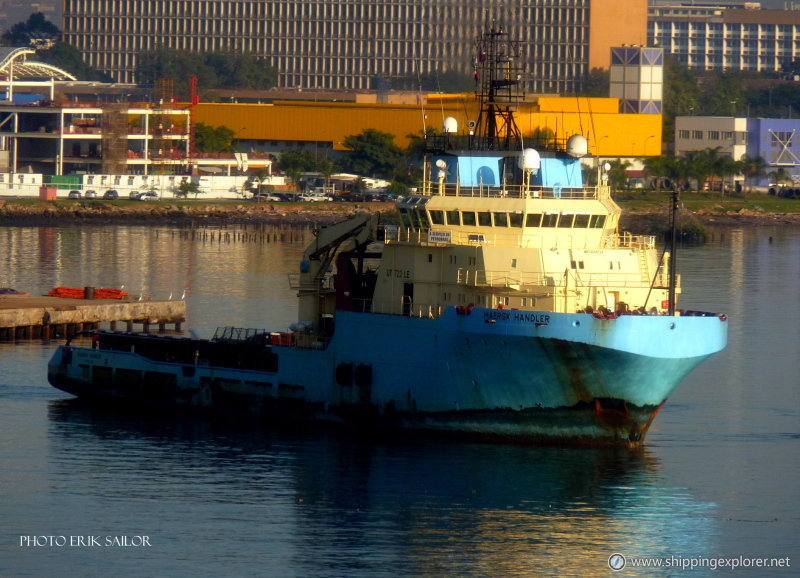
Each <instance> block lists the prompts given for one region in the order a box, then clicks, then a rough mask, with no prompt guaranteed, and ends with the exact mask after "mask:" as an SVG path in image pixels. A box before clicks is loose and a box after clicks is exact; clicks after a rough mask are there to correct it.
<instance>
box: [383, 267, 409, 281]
mask: <svg viewBox="0 0 800 578" xmlns="http://www.w3.org/2000/svg"><path fill="white" fill-rule="evenodd" d="M386 276H387V277H394V278H395V279H411V270H410V269H386Z"/></svg>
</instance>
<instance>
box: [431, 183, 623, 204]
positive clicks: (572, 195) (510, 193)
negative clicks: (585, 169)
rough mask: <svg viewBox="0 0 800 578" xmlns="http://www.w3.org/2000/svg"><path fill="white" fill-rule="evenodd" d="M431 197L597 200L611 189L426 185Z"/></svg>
mask: <svg viewBox="0 0 800 578" xmlns="http://www.w3.org/2000/svg"><path fill="white" fill-rule="evenodd" d="M423 192H424V194H427V195H429V196H435V195H438V196H445V197H470V198H475V197H477V198H490V199H503V198H510V199H571V200H595V199H601V198H606V197H608V196H610V191H609V187H607V186H606V187H603V186H600V187H542V186H535V185H518V184H506V185H482V184H479V185H461V184H459V183H426V186H425V187H423Z"/></svg>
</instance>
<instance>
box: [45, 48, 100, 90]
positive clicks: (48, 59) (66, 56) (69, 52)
mask: <svg viewBox="0 0 800 578" xmlns="http://www.w3.org/2000/svg"><path fill="white" fill-rule="evenodd" d="M36 58H37V60H40V61H41V62H44V63H45V64H50V65H51V66H56V67H58V68H60V69H62V70H66V71H67V72H69V73H70V74H72V75H73V76H75V78H77V79H78V80H83V81H96V82H114V79H113V78H112V77H111V75H109V74H106V73H105V72H100V71H99V70H97V69H96V68H94V67H93V66H89V65H88V64H86V61H85V60H83V56H82V55H81V53H80V52H79V51H78V49H77V48H75V47H74V46H72V45H71V44H66V43H64V42H57V43H56V44H54V45H53V46H51V47H50V48H47V49H41V50H37V51H36Z"/></svg>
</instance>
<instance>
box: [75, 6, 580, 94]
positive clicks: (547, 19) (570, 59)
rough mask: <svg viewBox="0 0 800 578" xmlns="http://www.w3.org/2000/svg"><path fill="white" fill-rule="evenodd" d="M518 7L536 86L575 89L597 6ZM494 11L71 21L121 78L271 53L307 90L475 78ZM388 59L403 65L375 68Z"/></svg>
mask: <svg viewBox="0 0 800 578" xmlns="http://www.w3.org/2000/svg"><path fill="white" fill-rule="evenodd" d="M510 10H511V12H510V13H508V14H504V20H505V22H507V23H508V24H507V26H506V28H507V31H508V34H509V37H511V38H520V39H522V49H523V54H522V59H523V60H524V61H526V62H527V63H528V64H527V65H526V68H528V71H529V72H530V76H529V78H530V79H531V81H530V86H529V87H528V89H529V90H533V91H537V92H550V91H555V92H572V91H574V90H576V89H577V88H578V82H579V79H580V78H581V77H582V76H583V75H584V74H586V73H587V72H588V58H589V47H588V42H589V40H588V38H589V36H588V23H589V6H588V3H587V2H585V1H584V0H526V1H523V2H521V3H519V4H518V5H515V6H514V7H512V8H511V9H510ZM485 12H486V7H485V6H484V4H483V3H478V2H477V1H475V0H471V1H468V2H466V3H465V2H455V1H453V2H435V3H431V2H429V1H427V0H360V1H342V2H330V1H325V0H317V1H314V0H311V1H308V0H288V1H287V0H237V1H235V2H234V1H229V0H65V2H64V19H63V22H64V37H65V40H67V41H68V42H70V43H71V44H73V45H74V46H76V47H78V49H79V50H80V51H81V52H82V54H83V55H84V58H85V60H86V61H87V62H88V63H89V64H91V65H92V66H95V67H96V68H98V69H100V70H103V71H105V72H112V71H113V74H114V76H115V79H116V80H118V81H121V82H134V81H136V79H135V78H134V76H133V74H134V70H135V68H136V58H135V53H138V52H141V51H143V50H149V49H152V48H153V47H155V46H156V45H158V44H165V45H166V46H167V47H169V48H173V49H178V50H191V51H198V52H199V51H218V50H236V51H239V50H241V51H244V52H252V53H254V54H256V55H260V56H264V57H266V58H269V59H271V61H270V63H271V64H272V65H274V66H276V68H278V70H279V74H280V80H281V82H280V84H282V85H284V86H286V85H287V84H286V81H287V80H291V85H292V86H296V85H298V84H301V85H306V86H308V85H309V84H308V83H306V82H305V81H304V77H305V75H307V74H314V73H317V74H321V75H324V74H329V75H330V78H328V79H327V82H328V83H329V84H333V83H334V82H336V79H337V75H341V76H342V77H344V78H345V82H347V83H349V87H350V88H367V87H368V85H369V84H370V82H371V77H372V76H374V75H375V74H383V75H388V76H407V75H408V74H412V73H415V74H419V73H423V74H429V73H431V72H432V71H433V70H438V69H439V68H440V64H439V63H441V62H447V63H448V64H449V65H452V66H453V67H454V69H455V70H456V71H457V72H462V73H469V72H470V63H469V58H467V57H468V56H469V55H470V54H471V52H472V49H473V39H474V33H475V31H476V30H479V29H480V27H481V26H482V25H483V23H484V21H485V17H486V14H485ZM104 53H105V54H104ZM108 53H110V54H108ZM379 53H384V54H386V55H391V58H392V60H393V61H395V62H397V63H402V64H397V65H395V66H392V67H389V68H387V66H386V65H385V64H381V65H380V66H372V65H371V64H370V62H371V61H372V57H374V56H376V55H377V54H379ZM123 54H124V56H125V57H123ZM132 54H133V56H132ZM283 55H286V56H290V57H292V58H291V59H287V60H283V59H282V57H283ZM343 55H345V56H348V55H354V56H352V57H349V58H350V59H353V60H356V61H363V62H365V63H366V64H358V63H357V64H355V66H354V67H353V68H347V69H344V70H342V69H340V68H339V67H338V66H334V65H332V64H328V63H331V62H334V61H336V60H337V59H341V57H342V56H343ZM312 62H317V63H319V62H325V64H313V65H312V64H311V63H312ZM322 80H324V77H323V79H322ZM339 80H341V79H339Z"/></svg>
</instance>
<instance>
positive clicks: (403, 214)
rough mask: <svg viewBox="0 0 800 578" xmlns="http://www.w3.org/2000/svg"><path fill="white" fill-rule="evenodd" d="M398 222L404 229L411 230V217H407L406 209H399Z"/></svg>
mask: <svg viewBox="0 0 800 578" xmlns="http://www.w3.org/2000/svg"><path fill="white" fill-rule="evenodd" d="M400 222H401V223H403V226H404V227H405V228H406V229H410V228H411V217H410V216H409V215H408V209H400Z"/></svg>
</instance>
